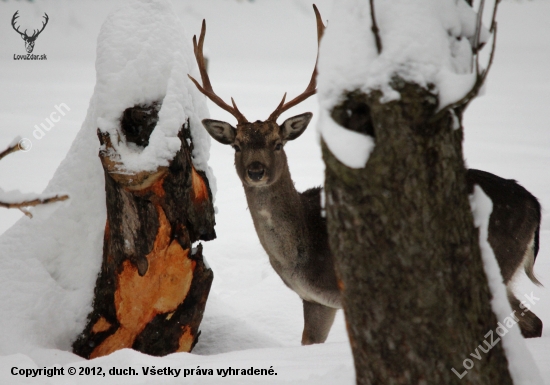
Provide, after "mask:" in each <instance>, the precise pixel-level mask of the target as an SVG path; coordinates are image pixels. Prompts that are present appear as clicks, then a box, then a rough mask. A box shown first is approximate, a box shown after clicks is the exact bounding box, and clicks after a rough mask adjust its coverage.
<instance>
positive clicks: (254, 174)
mask: <svg viewBox="0 0 550 385" xmlns="http://www.w3.org/2000/svg"><path fill="white" fill-rule="evenodd" d="M246 173H247V174H248V178H250V180H251V181H252V182H259V181H261V180H262V179H263V178H264V176H265V168H264V166H263V165H262V164H261V163H260V162H254V163H252V164H251V165H250V166H249V167H248V170H247V171H246Z"/></svg>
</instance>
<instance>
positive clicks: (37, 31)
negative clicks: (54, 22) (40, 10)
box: [11, 11, 50, 40]
mask: <svg viewBox="0 0 550 385" xmlns="http://www.w3.org/2000/svg"><path fill="white" fill-rule="evenodd" d="M18 13H19V11H16V12H15V13H14V14H13V17H12V18H11V26H12V27H13V29H15V31H16V32H17V33H18V34H20V35H21V36H23V37H25V38H26V39H30V40H34V39H36V38H37V37H38V35H40V34H41V33H42V31H43V30H44V28H46V25H47V24H48V21H49V20H50V18H49V17H48V14H47V13H46V12H44V16H42V17H43V18H44V19H46V22H42V28H41V29H40V30H36V29H35V30H33V34H32V36H29V35H27V30H25V32H21V31H20V30H19V27H16V26H15V21H16V20H17V19H18V18H19V15H18Z"/></svg>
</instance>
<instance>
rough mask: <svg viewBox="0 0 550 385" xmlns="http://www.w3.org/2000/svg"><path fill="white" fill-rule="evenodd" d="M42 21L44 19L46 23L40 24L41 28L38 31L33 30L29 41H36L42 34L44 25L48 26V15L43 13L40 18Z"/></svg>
mask: <svg viewBox="0 0 550 385" xmlns="http://www.w3.org/2000/svg"><path fill="white" fill-rule="evenodd" d="M42 17H43V18H44V19H46V22H42V28H41V29H40V31H38V32H36V30H33V34H32V36H31V39H33V38H34V39H36V38H37V37H38V35H40V34H41V33H42V31H43V30H44V28H46V24H48V21H49V20H50V18H49V17H48V14H47V13H46V12H44V16H42Z"/></svg>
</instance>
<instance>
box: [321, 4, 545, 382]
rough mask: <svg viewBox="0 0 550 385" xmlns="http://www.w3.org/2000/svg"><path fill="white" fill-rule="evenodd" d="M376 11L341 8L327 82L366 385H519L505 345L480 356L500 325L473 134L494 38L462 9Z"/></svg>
mask: <svg viewBox="0 0 550 385" xmlns="http://www.w3.org/2000/svg"><path fill="white" fill-rule="evenodd" d="M372 3H373V2H370V6H369V2H366V1H356V0H346V1H344V2H341V3H340V2H339V3H338V5H337V6H335V8H334V12H333V15H332V17H331V18H330V23H329V28H327V33H326V35H325V39H324V40H323V42H322V45H321V53H320V58H319V81H318V84H319V92H320V96H319V99H320V103H321V107H322V108H321V117H320V123H319V127H320V131H321V134H322V139H323V140H322V147H323V158H324V160H325V163H326V181H325V191H326V212H327V223H328V232H329V237H330V239H329V241H330V247H331V249H332V251H333V254H334V257H335V263H336V270H337V274H338V277H339V281H340V287H341V289H342V295H343V306H344V311H345V316H346V323H347V329H348V335H349V339H350V343H351V347H352V351H353V355H354V361H355V369H356V378H357V383H358V384H390V383H393V384H459V383H462V384H488V383H495V384H511V383H513V382H512V377H513V376H511V375H510V372H509V369H508V367H509V366H508V359H509V357H507V355H506V354H505V351H504V350H503V346H502V344H495V345H494V346H492V347H491V349H490V350H489V351H488V352H487V353H483V352H481V356H480V357H479V359H475V358H472V357H473V356H472V355H471V354H474V355H476V353H478V352H479V348H478V346H479V345H480V344H481V346H482V347H483V348H484V349H485V350H487V349H486V347H485V345H483V341H484V340H485V338H486V337H487V334H488V333H489V332H492V331H494V330H495V328H496V327H497V321H498V320H497V318H496V316H495V314H494V313H493V312H492V310H491V303H490V301H491V295H492V293H491V291H490V289H489V287H488V283H487V276H486V275H485V272H484V270H483V263H482V259H481V254H480V248H479V238H478V237H479V235H478V231H477V229H476V228H475V227H474V222H473V217H472V212H471V209H470V205H469V200H468V190H467V183H466V169H465V166H464V160H463V152H462V139H463V129H462V126H461V121H462V112H463V110H464V108H465V106H466V105H467V103H468V102H469V101H470V100H471V99H472V98H473V97H475V95H476V93H477V91H478V90H479V87H480V86H481V84H482V83H483V80H484V76H485V74H486V73H483V71H481V70H479V68H478V67H477V59H476V60H475V61H474V60H473V59H474V58H473V56H472V51H473V50H472V46H474V47H477V46H479V42H480V41H486V40H487V38H488V33H487V30H485V29H483V28H477V31H479V33H477V34H476V14H475V12H474V11H473V10H472V9H471V8H470V7H469V5H468V4H467V3H466V2H465V1H464V0H459V1H458V2H455V1H453V0H445V1H441V0H422V1H418V2H406V1H399V0H395V1H386V2H374V5H375V7H374V9H372V8H371V7H372ZM373 16H374V17H373ZM373 20H374V21H373ZM375 22H377V24H378V27H379V31H377V28H376V27H375V25H374V23H375ZM377 33H379V36H378V38H377V36H375V35H376V34H377ZM378 39H379V42H378V43H377V40H378ZM470 90H471V92H469V91H470ZM464 95H469V97H467V98H464V99H462V97H463V96H464ZM455 103H456V104H455ZM494 336H495V339H496V338H498V335H496V334H494ZM476 349H477V350H476ZM453 369H454V370H453ZM516 378H518V377H516ZM534 383H536V382H534Z"/></svg>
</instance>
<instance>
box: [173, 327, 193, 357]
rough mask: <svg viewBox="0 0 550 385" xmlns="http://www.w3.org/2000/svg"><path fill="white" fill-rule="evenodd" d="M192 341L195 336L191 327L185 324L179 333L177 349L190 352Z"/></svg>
mask: <svg viewBox="0 0 550 385" xmlns="http://www.w3.org/2000/svg"><path fill="white" fill-rule="evenodd" d="M194 341H195V337H194V336H193V334H192V333H191V329H190V328H189V327H188V326H185V327H184V328H183V333H182V334H181V337H180V340H179V348H178V350H177V351H178V352H190V351H191V347H192V346H193V342H194Z"/></svg>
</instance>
